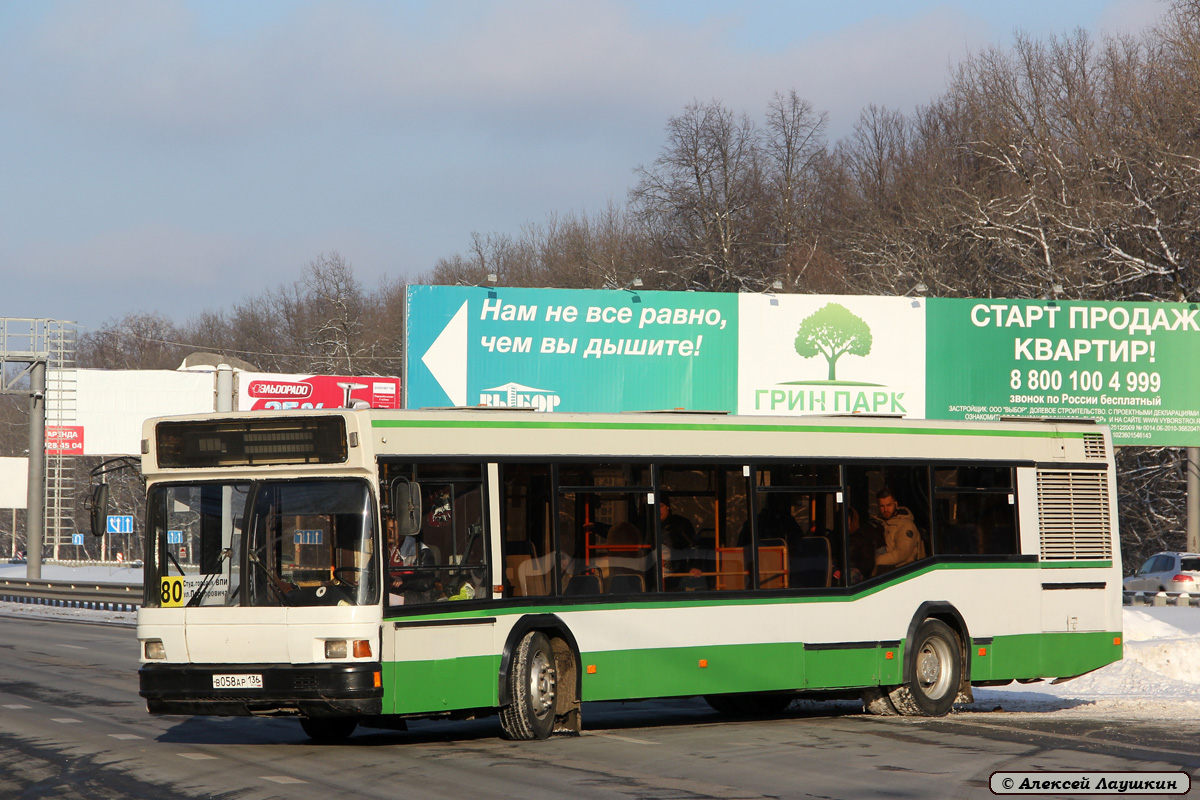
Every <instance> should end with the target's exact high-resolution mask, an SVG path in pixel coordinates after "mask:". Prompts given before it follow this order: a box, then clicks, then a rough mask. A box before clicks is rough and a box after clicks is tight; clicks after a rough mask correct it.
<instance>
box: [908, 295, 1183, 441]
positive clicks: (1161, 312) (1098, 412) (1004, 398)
mask: <svg viewBox="0 0 1200 800" xmlns="http://www.w3.org/2000/svg"><path fill="white" fill-rule="evenodd" d="M1197 310H1198V308H1197V306H1196V305H1195V304H1185V303H1142V304H1139V303H1090V302H1079V301H1063V302H1054V301H1046V300H972V299H947V298H938V299H931V300H930V301H929V311H928V314H927V316H926V329H925V336H926V370H927V371H926V384H927V386H928V390H927V394H926V408H925V410H926V415H927V416H928V417H929V418H932V419H998V418H1000V417H1069V418H1089V419H1096V420H1099V421H1101V422H1104V423H1105V424H1107V425H1109V426H1110V427H1111V428H1112V432H1113V440H1114V441H1115V442H1116V443H1118V444H1144V445H1173V446H1183V445H1187V446H1195V445H1200V373H1198V372H1197V370H1196V366H1197V365H1198V364H1200V326H1198V325H1197V320H1196V316H1197Z"/></svg>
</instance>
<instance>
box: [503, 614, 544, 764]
mask: <svg viewBox="0 0 1200 800" xmlns="http://www.w3.org/2000/svg"><path fill="white" fill-rule="evenodd" d="M508 688H509V697H510V698H511V700H512V702H511V703H509V704H508V705H507V706H505V707H504V708H502V709H500V726H501V727H502V728H503V729H504V737H505V738H506V739H517V740H530V739H546V738H549V736H550V734H551V733H552V732H553V731H554V713H555V709H556V708H557V705H558V671H557V670H556V669H555V665H554V650H553V649H552V647H551V646H550V640H549V639H548V638H546V634H544V633H541V632H540V631H531V632H529V633H527V634H525V638H523V639H521V643H520V644H519V645H517V652H516V654H515V658H514V659H513V665H512V670H511V671H510V672H509V674H508Z"/></svg>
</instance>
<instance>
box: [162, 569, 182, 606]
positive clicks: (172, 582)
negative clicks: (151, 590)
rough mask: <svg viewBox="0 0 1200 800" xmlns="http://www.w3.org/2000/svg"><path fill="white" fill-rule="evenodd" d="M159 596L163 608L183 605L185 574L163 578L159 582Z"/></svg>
mask: <svg viewBox="0 0 1200 800" xmlns="http://www.w3.org/2000/svg"><path fill="white" fill-rule="evenodd" d="M158 597H159V601H160V603H161V605H162V607H163V608H179V607H180V606H182V605H183V576H175V577H169V578H163V579H162V580H161V581H160V582H159V584H158Z"/></svg>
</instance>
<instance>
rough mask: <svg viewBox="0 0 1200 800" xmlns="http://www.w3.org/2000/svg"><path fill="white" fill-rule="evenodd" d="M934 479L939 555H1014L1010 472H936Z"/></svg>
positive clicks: (956, 469)
mask: <svg viewBox="0 0 1200 800" xmlns="http://www.w3.org/2000/svg"><path fill="white" fill-rule="evenodd" d="M933 474H934V499H935V503H934V505H935V517H936V531H937V541H936V543H935V544H936V550H937V552H938V553H951V554H960V555H1014V554H1016V553H1017V550H1018V545H1017V528H1016V507H1015V506H1014V505H1013V504H1012V503H1011V498H1012V497H1013V492H1014V489H1013V485H1012V470H1011V469H1010V468H1008V467H966V466H961V467H944V466H939V467H936V468H935V469H934V472H933Z"/></svg>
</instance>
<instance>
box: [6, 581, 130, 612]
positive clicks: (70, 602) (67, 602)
mask: <svg viewBox="0 0 1200 800" xmlns="http://www.w3.org/2000/svg"><path fill="white" fill-rule="evenodd" d="M0 601H3V602H8V603H25V604H28V605H42V606H55V607H58V608H86V609H91V610H94V611H136V610H137V608H138V606H140V605H141V604H142V587H141V585H139V584H130V583H80V582H78V581H63V580H58V581H55V580H50V581H31V580H27V579H25V578H0Z"/></svg>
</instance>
